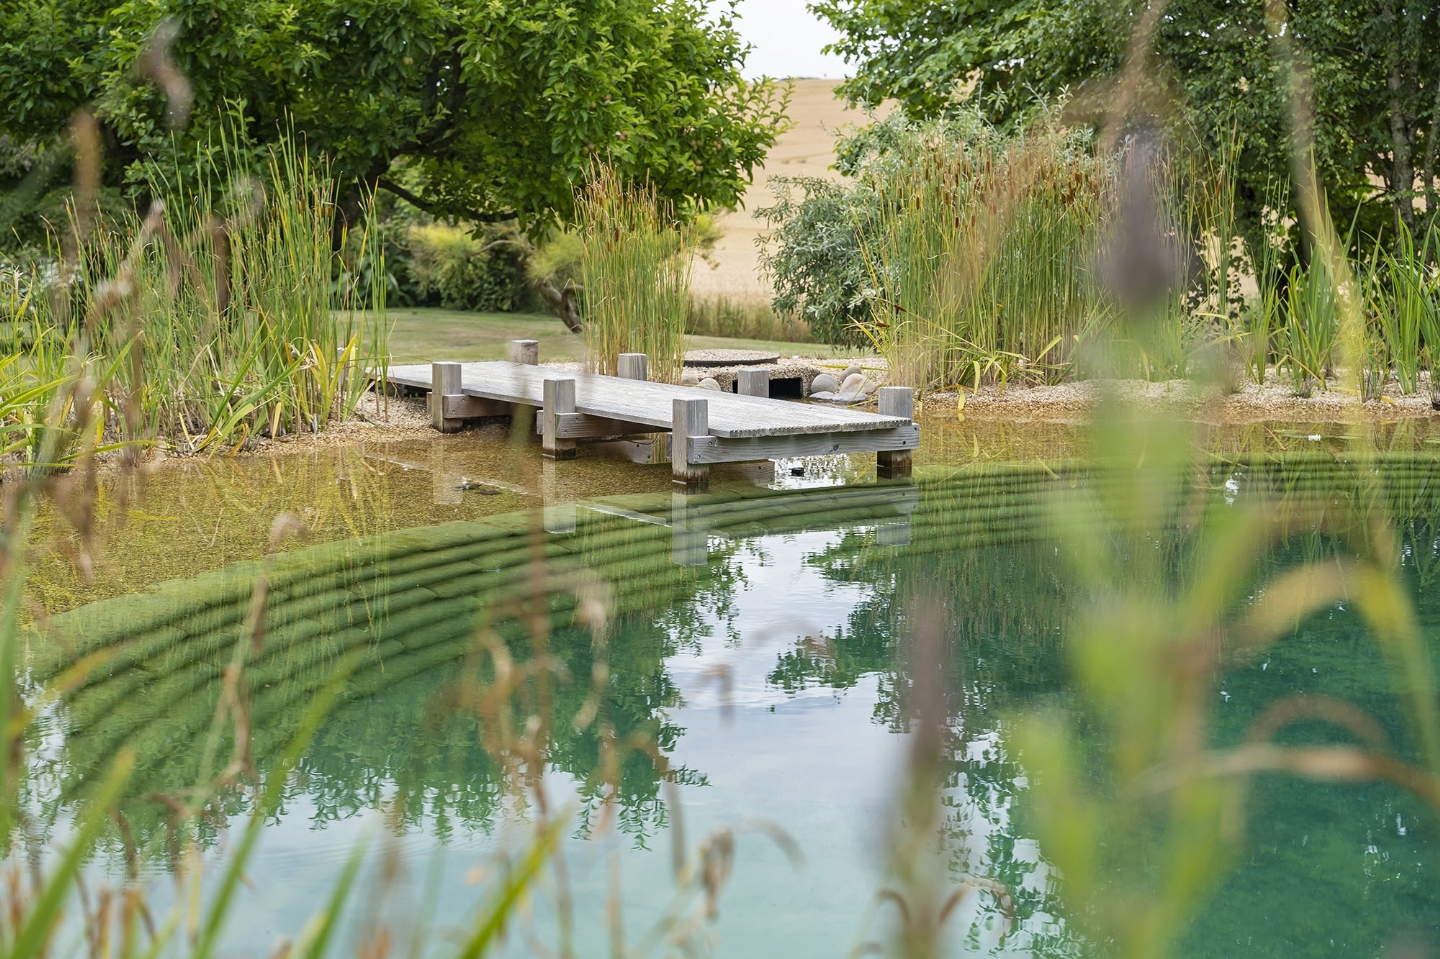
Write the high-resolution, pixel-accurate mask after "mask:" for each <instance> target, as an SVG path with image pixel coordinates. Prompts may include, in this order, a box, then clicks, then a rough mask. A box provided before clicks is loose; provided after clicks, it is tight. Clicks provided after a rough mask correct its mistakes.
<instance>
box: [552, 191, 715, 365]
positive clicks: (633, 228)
mask: <svg viewBox="0 0 1440 959" xmlns="http://www.w3.org/2000/svg"><path fill="white" fill-rule="evenodd" d="M576 219H577V221H578V232H579V235H580V239H581V258H580V276H581V286H582V296H581V300H582V305H583V312H584V314H585V354H586V361H587V363H588V365H589V367H590V369H592V370H593V371H595V372H597V373H605V374H610V375H614V374H615V372H616V370H617V364H618V362H619V356H620V354H621V353H644V354H645V355H646V356H647V357H648V358H649V368H650V375H651V378H652V379H655V380H659V381H663V382H667V383H673V382H677V381H678V380H679V378H680V367H681V365H682V364H683V362H684V355H685V320H686V314H687V312H688V310H689V305H690V271H691V266H692V264H693V260H694V251H693V250H692V249H691V247H690V244H689V242H688V241H687V239H686V236H685V233H684V232H683V231H682V230H681V229H680V225H679V223H678V221H677V220H676V216H675V209H674V207H673V205H671V204H670V203H668V202H667V201H664V200H661V199H660V198H659V197H658V196H657V195H656V192H655V188H654V187H653V186H650V185H637V184H627V183H625V182H623V181H622V180H621V179H620V176H619V174H618V173H616V172H615V170H614V169H612V168H611V167H609V166H606V165H604V164H597V165H596V166H595V167H594V168H593V169H592V171H591V174H590V177H589V178H588V180H587V181H586V183H585V186H584V187H583V188H582V189H581V190H580V191H579V194H578V196H577V198H576Z"/></svg>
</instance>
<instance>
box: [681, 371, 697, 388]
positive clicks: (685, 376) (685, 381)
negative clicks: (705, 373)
mask: <svg viewBox="0 0 1440 959" xmlns="http://www.w3.org/2000/svg"><path fill="white" fill-rule="evenodd" d="M680 385H681V386H699V385H700V374H699V373H696V372H695V371H694V370H682V371H681V372H680Z"/></svg>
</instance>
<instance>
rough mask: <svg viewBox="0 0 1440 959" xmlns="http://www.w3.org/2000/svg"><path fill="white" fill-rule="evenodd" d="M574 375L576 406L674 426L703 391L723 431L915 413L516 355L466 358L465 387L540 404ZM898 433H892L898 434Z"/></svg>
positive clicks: (904, 422)
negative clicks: (727, 389) (709, 387)
mask: <svg viewBox="0 0 1440 959" xmlns="http://www.w3.org/2000/svg"><path fill="white" fill-rule="evenodd" d="M387 375H388V378H389V380H390V382H392V383H396V384H399V385H402V386H410V387H415V388H418V389H424V390H428V389H430V385H431V368H430V365H429V364H428V363H427V364H423V365H419V364H417V365H411V366H392V367H390V368H389V370H388V371H387ZM566 378H568V379H573V380H575V410H576V412H578V413H584V414H587V415H589V416H596V417H604V418H606V419H611V420H622V421H624V422H627V423H641V424H644V425H646V426H650V427H654V428H656V429H657V430H665V431H669V430H670V428H671V417H672V415H673V412H672V411H673V401H674V400H676V399H697V398H698V399H704V400H707V401H708V405H709V432H710V435H712V436H718V437H721V438H724V439H745V438H759V437H768V436H802V435H807V434H816V433H854V432H868V431H872V430H895V429H898V428H900V427H908V426H910V420H908V419H906V418H903V417H896V416H881V415H879V414H877V413H869V412H865V411H862V410H851V409H844V408H839V407H824V406H812V405H808V404H803V403H792V402H786V401H783V400H772V399H769V398H767V397H759V396H743V395H740V394H736V393H716V392H711V391H702V390H697V389H695V388H694V387H688V386H672V385H669V384H666V383H650V382H647V381H643V380H624V379H620V378H618V377H613V376H600V375H597V374H594V373H577V372H570V371H567V370H557V369H554V368H550V367H543V366H525V365H521V364H515V363H505V362H490V363H465V364H463V365H462V375H461V390H462V392H463V393H464V394H465V395H468V396H476V397H480V398H483V399H490V400H501V401H504V402H508V403H519V404H522V405H527V406H535V407H538V406H540V405H541V404H542V402H543V400H542V397H543V395H544V383H545V380H547V379H566ZM892 435H893V434H892Z"/></svg>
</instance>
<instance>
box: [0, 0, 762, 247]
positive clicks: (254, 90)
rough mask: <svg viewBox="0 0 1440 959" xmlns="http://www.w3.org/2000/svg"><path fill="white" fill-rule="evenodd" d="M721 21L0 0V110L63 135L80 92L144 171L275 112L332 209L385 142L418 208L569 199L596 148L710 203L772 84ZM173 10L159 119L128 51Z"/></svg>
mask: <svg viewBox="0 0 1440 959" xmlns="http://www.w3.org/2000/svg"><path fill="white" fill-rule="evenodd" d="M733 21H734V17H733V13H732V12H731V11H730V10H729V9H728V7H725V6H722V7H721V9H720V10H719V11H718V14H717V15H712V14H711V12H710V11H709V4H706V3H701V2H698V0H659V2H656V0H580V2H579V3H576V2H575V0H520V2H509V0H507V2H503V3H502V2H500V0H366V2H363V3H361V4H360V5H358V6H357V5H355V4H349V3H341V2H338V0H303V2H302V3H300V4H299V5H298V6H297V5H296V4H292V3H278V2H250V0H225V2H220V3H216V2H212V0H126V2H120V0H17V2H13V3H7V4H6V5H4V7H3V8H0V130H4V131H5V132H6V134H7V135H8V136H10V137H12V138H18V139H19V140H20V141H24V142H30V141H33V142H35V143H37V144H38V145H39V146H40V147H41V148H42V149H44V150H46V151H47V152H48V151H51V150H58V149H62V147H60V146H59V144H58V140H57V137H58V134H59V133H60V132H61V131H63V129H64V127H65V125H66V124H67V123H68V122H69V119H70V117H71V115H72V114H73V113H74V112H75V111H76V110H78V109H81V108H83V107H88V106H90V105H91V104H94V108H95V112H96V115H97V117H98V118H99V120H100V122H101V124H102V127H103V130H104V132H105V135H106V137H107V140H108V141H109V142H110V143H111V144H112V148H111V152H110V155H109V157H108V158H107V159H108V160H109V166H108V167H107V176H108V177H109V178H110V181H109V182H110V185H112V186H113V185H118V184H119V183H121V182H122V180H123V181H124V182H126V183H128V184H129V185H130V186H131V187H132V189H138V190H141V191H142V192H143V189H144V176H143V174H142V172H141V170H142V167H141V166H140V164H141V163H142V161H144V160H147V159H163V160H165V161H166V162H168V163H171V164H179V165H181V166H183V167H185V168H187V169H191V170H194V169H203V168H204V166H205V165H206V163H207V162H208V161H207V159H206V154H207V153H209V152H212V151H213V149H214V144H215V143H216V142H217V140H216V137H215V136H214V133H215V131H216V130H218V129H220V128H221V127H223V126H224V123H225V121H224V120H222V119H221V118H222V114H223V113H225V112H227V111H234V112H236V113H238V115H239V116H240V117H241V118H242V121H243V126H244V130H245V134H246V136H247V138H248V140H249V141H250V142H253V143H254V144H256V148H257V150H259V151H261V154H263V150H264V148H265V147H266V146H267V145H269V144H273V143H274V142H275V141H276V139H277V137H278V136H280V135H281V132H282V131H284V130H286V129H288V128H289V126H290V125H291V124H293V127H294V129H295V131H296V132H297V134H299V136H300V137H302V138H303V142H304V143H305V144H306V146H307V148H308V149H309V150H311V151H312V152H314V153H324V154H325V155H326V156H327V157H328V158H329V161H330V163H331V165H332V172H333V174H334V176H335V177H336V178H337V180H338V181H340V182H341V183H342V185H343V186H344V189H345V194H344V196H343V197H342V200H344V201H345V204H346V206H347V209H349V208H351V207H352V206H353V201H354V200H355V199H356V198H357V197H358V196H359V195H360V194H359V192H358V191H357V189H356V188H355V186H354V184H356V182H357V181H359V182H362V183H365V184H370V185H372V186H373V185H375V184H377V183H381V184H386V183H390V180H389V174H390V172H391V170H392V167H394V166H395V164H396V163H397V162H398V161H400V160H401V159H402V158H405V161H406V163H408V164H409V165H410V167H411V168H413V170H414V171H415V173H416V174H417V176H418V179H419V182H420V189H419V191H418V196H417V199H418V200H419V201H420V203H421V205H422V206H424V207H425V208H426V209H427V211H428V212H431V213H432V214H434V215H437V216H447V217H448V216H458V217H461V218H469V219H474V220H477V221H483V220H490V219H510V218H516V217H518V218H519V219H520V220H521V221H522V222H523V223H525V224H544V223H546V222H549V221H551V220H553V219H554V218H556V217H559V218H561V219H567V218H569V217H570V216H571V214H572V212H573V208H574V196H573V184H574V183H576V182H578V181H580V180H581V179H582V178H583V175H584V171H585V170H586V169H587V167H588V165H589V164H590V163H591V162H592V161H594V160H595V159H597V158H598V159H603V160H605V161H606V162H609V163H611V164H613V165H614V166H616V168H617V169H619V170H621V171H622V172H623V173H625V174H626V175H627V176H632V177H636V178H641V179H648V182H650V183H651V184H652V185H653V186H654V188H655V190H656V192H657V194H658V195H659V196H661V197H663V198H664V199H666V200H667V201H668V202H671V203H673V204H675V205H677V207H688V206H697V207H703V206H706V205H708V204H711V203H717V204H721V205H730V204H733V203H734V202H736V201H737V200H738V198H739V197H740V195H741V193H742V192H743V190H744V188H745V185H746V183H747V181H748V179H749V176H750V173H751V171H752V170H753V168H754V167H755V165H756V164H757V163H759V162H760V161H761V160H762V159H763V157H764V155H765V151H766V149H767V148H768V147H769V146H770V145H771V144H772V143H773V142H774V140H775V137H776V135H777V134H778V132H779V130H780V129H781V128H782V124H783V109H784V105H785V101H786V98H787V92H786V91H785V89H784V88H782V87H779V86H777V85H776V84H775V83H773V82H771V81H766V80H762V81H747V80H745V79H744V78H743V77H742V76H741V72H740V71H741V66H742V64H743V61H744V57H745V52H746V47H745V45H744V43H743V41H742V40H741V39H740V37H739V34H738V33H737V32H736V31H735V29H734V22H733ZM171 28H173V29H174V31H175V32H174V39H173V42H172V43H170V44H169V47H168V56H169V58H170V61H172V62H173V65H174V67H175V68H176V69H178V72H179V74H181V75H182V76H183V77H184V78H188V85H189V89H190V91H191V94H192V97H191V99H190V101H189V103H190V106H189V111H188V112H189V114H190V116H191V117H192V122H191V124H190V126H189V127H188V129H186V130H185V131H184V132H183V133H178V134H177V133H175V132H174V130H173V129H172V128H173V127H174V126H175V125H176V122H177V121H178V120H180V119H181V118H182V115H183V113H184V112H185V111H184V109H183V103H182V104H179V105H177V103H176V102H175V101H173V100H168V99H167V97H166V96H165V95H164V94H163V93H162V92H160V91H159V90H157V89H155V87H154V86H152V85H151V84H152V80H156V79H157V78H158V79H159V81H160V83H161V84H169V85H171V86H172V88H173V86H174V83H173V81H174V80H175V77H174V76H173V75H172V74H169V73H167V72H166V71H165V70H164V69H163V67H160V66H157V64H158V63H159V62H160V61H159V58H157V57H155V56H150V55H147V53H146V51H147V44H148V43H149V41H150V39H151V38H152V37H154V36H156V35H157V34H159V35H161V36H162V39H163V36H164V34H166V32H167V31H169V30H170V29H171ZM171 92H173V89H172V91H171ZM181 99H182V100H183V98H181ZM396 185H397V186H398V184H396ZM401 189H404V188H403V187H401ZM407 192H409V191H407Z"/></svg>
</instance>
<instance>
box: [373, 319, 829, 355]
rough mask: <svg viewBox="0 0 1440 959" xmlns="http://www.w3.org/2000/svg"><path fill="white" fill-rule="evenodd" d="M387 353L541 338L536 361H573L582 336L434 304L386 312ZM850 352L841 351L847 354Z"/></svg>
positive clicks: (552, 325) (820, 350) (722, 342)
mask: <svg viewBox="0 0 1440 959" xmlns="http://www.w3.org/2000/svg"><path fill="white" fill-rule="evenodd" d="M386 315H387V316H388V317H389V319H390V322H391V324H392V326H391V331H390V355H391V356H392V357H394V362H396V363H419V362H425V361H428V360H503V359H506V358H508V357H509V355H510V345H509V344H510V341H511V340H538V341H540V360H541V362H544V361H546V360H578V359H580V358H581V357H582V356H583V355H584V353H585V343H584V340H583V339H581V338H580V337H579V336H576V335H575V334H573V333H570V332H569V331H567V330H566V329H565V324H563V323H561V322H560V320H559V319H558V318H557V317H554V316H547V315H544V314H536V313H463V312H460V311H457V310H441V309H433V308H420V309H403V310H387V311H386ZM686 344H687V349H692V350H706V349H720V348H728V349H740V350H772V351H774V352H777V353H779V354H780V355H782V356H814V357H821V358H825V357H832V356H837V355H840V354H837V353H836V351H835V350H834V349H833V348H832V347H829V346H825V345H823V344H820V343H779V342H774V341H770V340H743V339H730V338H728V337H719V336H691V337H687V338H686ZM853 353H854V351H853V350H852V351H850V352H849V353H847V354H845V355H852V354H853Z"/></svg>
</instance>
